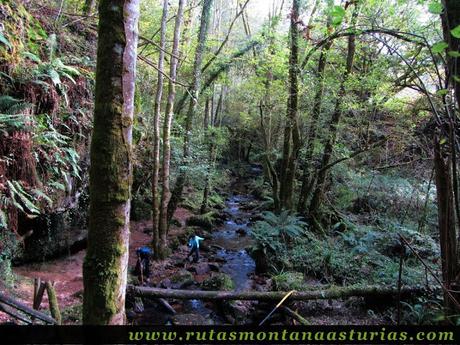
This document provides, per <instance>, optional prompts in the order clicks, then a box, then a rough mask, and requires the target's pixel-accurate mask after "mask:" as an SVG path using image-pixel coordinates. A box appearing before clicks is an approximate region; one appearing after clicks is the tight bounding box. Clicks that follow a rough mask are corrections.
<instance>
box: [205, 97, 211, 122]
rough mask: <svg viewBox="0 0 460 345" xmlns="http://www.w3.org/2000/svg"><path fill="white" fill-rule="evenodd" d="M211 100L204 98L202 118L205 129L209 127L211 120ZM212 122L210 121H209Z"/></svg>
mask: <svg viewBox="0 0 460 345" xmlns="http://www.w3.org/2000/svg"><path fill="white" fill-rule="evenodd" d="M211 102H212V100H211V98H209V97H207V98H206V103H205V106H204V118H203V128H204V129H205V130H206V129H207V128H208V127H209V123H210V121H212V114H211V112H212V104H211ZM211 123H212V122H211Z"/></svg>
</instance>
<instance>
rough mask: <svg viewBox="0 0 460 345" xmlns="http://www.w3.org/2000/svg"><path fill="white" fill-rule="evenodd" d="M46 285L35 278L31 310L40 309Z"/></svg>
mask: <svg viewBox="0 0 460 345" xmlns="http://www.w3.org/2000/svg"><path fill="white" fill-rule="evenodd" d="M45 288H46V284H45V282H42V281H41V279H40V278H35V280H34V302H33V308H34V309H35V310H39V309H40V304H41V303H42V300H43V294H44V293H45Z"/></svg>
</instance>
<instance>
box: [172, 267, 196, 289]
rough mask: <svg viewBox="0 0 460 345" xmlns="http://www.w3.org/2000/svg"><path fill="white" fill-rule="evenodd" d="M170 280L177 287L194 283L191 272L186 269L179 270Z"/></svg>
mask: <svg viewBox="0 0 460 345" xmlns="http://www.w3.org/2000/svg"><path fill="white" fill-rule="evenodd" d="M170 280H171V283H173V287H178V288H184V287H187V286H190V285H192V284H193V283H194V279H193V274H192V273H190V272H189V271H186V270H180V271H179V272H177V273H176V274H174V275H173V276H172V277H171V278H170Z"/></svg>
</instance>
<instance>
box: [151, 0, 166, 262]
mask: <svg viewBox="0 0 460 345" xmlns="http://www.w3.org/2000/svg"><path fill="white" fill-rule="evenodd" d="M167 20H168V0H164V1H163V15H162V17H161V37H160V52H159V57H158V82H157V91H156V95H155V109H154V112H155V115H154V119H153V132H154V138H153V174H152V225H153V239H152V241H153V248H154V256H155V258H158V251H159V250H158V249H159V246H158V243H159V242H160V234H159V231H158V215H159V213H160V210H159V193H158V192H159V188H158V180H159V171H160V116H161V99H162V96H163V82H164V76H163V69H164V68H163V66H164V59H165V49H166V22H167Z"/></svg>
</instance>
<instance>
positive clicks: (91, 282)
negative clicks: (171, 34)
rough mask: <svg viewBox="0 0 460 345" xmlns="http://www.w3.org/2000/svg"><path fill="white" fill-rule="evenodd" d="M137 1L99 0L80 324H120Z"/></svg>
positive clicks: (125, 262) (126, 243)
mask: <svg viewBox="0 0 460 345" xmlns="http://www.w3.org/2000/svg"><path fill="white" fill-rule="evenodd" d="M138 18H139V0H124V1H122V0H101V1H100V6H99V29H98V32H99V41H98V50H97V69H96V96H95V109H94V126H93V133H92V142H91V168H90V195H91V198H90V199H91V201H90V211H89V231H88V248H87V252H86V257H85V262H84V265H83V280H84V301H83V323H84V324H99V325H116V324H119V325H121V324H123V323H124V319H125V290H126V282H127V273H128V250H129V215H130V200H131V183H132V158H131V157H132V154H131V151H132V148H131V142H132V123H133V113H134V88H135V71H136V55H137V38H138V31H137V24H138Z"/></svg>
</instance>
